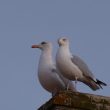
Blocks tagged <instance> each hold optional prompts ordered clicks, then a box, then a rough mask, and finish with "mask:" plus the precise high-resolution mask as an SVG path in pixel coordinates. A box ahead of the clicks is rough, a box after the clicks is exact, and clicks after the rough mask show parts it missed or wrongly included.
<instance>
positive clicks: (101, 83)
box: [96, 79, 107, 88]
mask: <svg viewBox="0 0 110 110" xmlns="http://www.w3.org/2000/svg"><path fill="white" fill-rule="evenodd" d="M96 80H97V82H96V83H97V84H98V85H99V86H100V87H101V88H102V86H101V85H103V86H107V84H106V83H104V82H102V81H100V80H98V79H96Z"/></svg>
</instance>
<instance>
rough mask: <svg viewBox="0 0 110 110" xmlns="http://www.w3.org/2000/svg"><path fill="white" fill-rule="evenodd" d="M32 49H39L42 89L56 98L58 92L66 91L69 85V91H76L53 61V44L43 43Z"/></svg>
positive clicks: (39, 70)
mask: <svg viewBox="0 0 110 110" xmlns="http://www.w3.org/2000/svg"><path fill="white" fill-rule="evenodd" d="M32 48H39V49H40V50H41V55H40V59H39V64H38V79H39V82H40V84H41V85H42V87H43V88H44V89H45V90H47V91H48V92H50V93H52V96H54V95H55V94H56V93H57V92H58V91H60V90H65V89H66V87H67V85H68V83H69V86H68V89H70V90H72V91H76V90H75V88H74V85H73V83H72V81H70V80H68V79H66V78H65V77H63V76H62V74H61V73H60V72H59V71H58V70H57V68H56V66H55V64H54V62H53V60H52V44H51V43H50V42H45V41H43V42H41V43H40V44H38V45H32Z"/></svg>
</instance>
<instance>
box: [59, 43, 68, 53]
mask: <svg viewBox="0 0 110 110" xmlns="http://www.w3.org/2000/svg"><path fill="white" fill-rule="evenodd" d="M60 49H61V50H62V51H64V52H65V53H66V54H67V53H68V54H69V53H70V48H69V46H68V45H64V46H61V48H60Z"/></svg>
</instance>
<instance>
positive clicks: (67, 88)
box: [66, 81, 70, 91]
mask: <svg viewBox="0 0 110 110" xmlns="http://www.w3.org/2000/svg"><path fill="white" fill-rule="evenodd" d="M69 83H70V81H68V83H67V87H66V90H67V91H68V90H69Z"/></svg>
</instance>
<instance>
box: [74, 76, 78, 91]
mask: <svg viewBox="0 0 110 110" xmlns="http://www.w3.org/2000/svg"><path fill="white" fill-rule="evenodd" d="M77 81H78V80H77V77H75V89H76V90H77V88H76V84H77Z"/></svg>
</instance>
